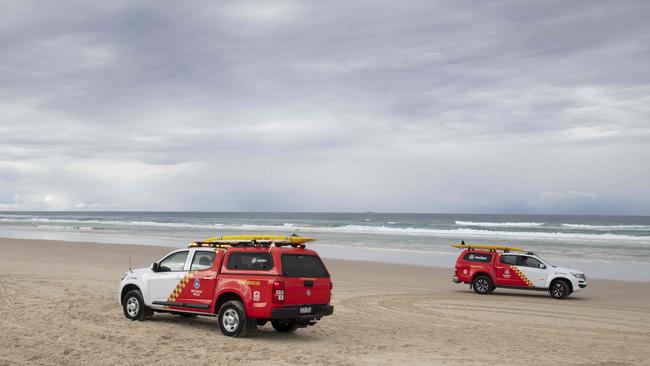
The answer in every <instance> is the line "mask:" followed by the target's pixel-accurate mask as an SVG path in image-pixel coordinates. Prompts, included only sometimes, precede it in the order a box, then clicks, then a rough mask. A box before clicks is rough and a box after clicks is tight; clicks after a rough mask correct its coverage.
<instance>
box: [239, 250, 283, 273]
mask: <svg viewBox="0 0 650 366" xmlns="http://www.w3.org/2000/svg"><path fill="white" fill-rule="evenodd" d="M271 268H273V257H271V254H270V253H266V252H262V253H245V252H234V253H230V257H228V269H245V270H251V271H264V270H269V269H271Z"/></svg>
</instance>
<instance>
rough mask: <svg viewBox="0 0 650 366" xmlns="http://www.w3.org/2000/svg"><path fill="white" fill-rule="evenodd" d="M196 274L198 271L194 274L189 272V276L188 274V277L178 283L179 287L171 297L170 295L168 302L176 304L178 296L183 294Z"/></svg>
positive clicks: (177, 286)
mask: <svg viewBox="0 0 650 366" xmlns="http://www.w3.org/2000/svg"><path fill="white" fill-rule="evenodd" d="M195 272H196V271H194V272H189V273H188V274H186V275H185V276H184V277H183V279H181V280H180V282H178V285H176V288H175V289H174V291H172V293H171V295H169V297H168V298H167V302H174V301H176V298H177V297H178V295H180V294H181V292H183V289H184V288H185V286H187V284H188V283H189V282H190V279H192V275H193V274H194V273H195Z"/></svg>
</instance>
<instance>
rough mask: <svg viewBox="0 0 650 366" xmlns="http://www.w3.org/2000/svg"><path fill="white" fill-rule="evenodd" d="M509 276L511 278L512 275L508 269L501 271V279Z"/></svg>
mask: <svg viewBox="0 0 650 366" xmlns="http://www.w3.org/2000/svg"><path fill="white" fill-rule="evenodd" d="M510 276H512V274H511V273H510V270H509V269H508V268H506V269H505V270H504V271H503V277H505V278H510Z"/></svg>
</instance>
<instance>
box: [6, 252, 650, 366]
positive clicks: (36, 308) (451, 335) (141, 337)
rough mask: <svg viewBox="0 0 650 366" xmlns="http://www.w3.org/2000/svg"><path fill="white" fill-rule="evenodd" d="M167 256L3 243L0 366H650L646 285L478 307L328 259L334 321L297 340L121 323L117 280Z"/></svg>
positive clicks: (431, 273)
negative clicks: (562, 298)
mask: <svg viewBox="0 0 650 366" xmlns="http://www.w3.org/2000/svg"><path fill="white" fill-rule="evenodd" d="M168 251H170V248H161V247H151V246H136V245H113V244H89V243H70V242H56V241H36V240H13V239H0V365H14V364H47V365H114V364H129V365H131V364H132V365H145V364H155V365H219V364H223V365H226V364H227V365H236V364H243V365H282V364H299V365H306V364H324V365H378V364H380V365H383V364H386V365H395V364H401V365H415V364H422V365H434V364H445V365H487V364H490V365H530V364H536V365H546V364H555V365H650V361H649V359H650V346H649V345H650V301H649V300H650V283H633V282H621V281H605V280H591V281H590V285H589V287H588V288H587V289H586V290H585V291H584V292H582V293H578V294H574V295H573V296H572V297H570V298H569V299H567V300H565V301H558V300H553V299H551V298H550V297H548V296H547V294H546V293H542V292H540V293H537V292H515V291H504V290H497V291H496V292H495V293H494V294H492V295H487V296H479V295H476V294H474V293H473V292H470V291H469V290H468V286H466V285H462V286H461V285H454V284H452V283H451V282H450V277H451V272H450V270H448V269H440V268H428V267H417V266H406V265H393V264H384V263H371V262H354V261H340V260H327V259H325V262H326V264H327V265H328V267H329V270H330V272H331V273H332V275H333V280H334V285H335V287H334V300H333V304H334V306H335V314H334V315H333V316H331V317H329V318H326V319H324V320H323V321H321V322H320V323H319V324H318V325H316V326H314V327H311V328H307V329H300V330H298V331H297V332H296V333H295V334H291V335H285V334H278V333H276V332H274V331H273V330H272V328H271V327H270V326H269V325H267V326H265V327H263V328H260V329H259V330H258V333H257V335H256V336H255V337H253V338H245V339H233V338H228V337H224V336H222V335H221V334H220V333H219V331H218V328H217V324H216V319H215V318H206V317H200V318H196V319H185V318H181V317H178V316H174V315H160V314H157V315H156V316H155V317H154V318H153V319H151V320H148V321H144V322H132V321H129V320H127V319H126V318H124V315H123V314H122V309H121V308H120V306H119V304H118V300H117V290H118V288H117V287H118V284H119V280H120V275H121V274H122V273H123V272H124V271H125V270H127V269H128V257H129V256H131V257H132V262H133V265H134V267H142V266H148V265H149V264H150V263H151V262H153V261H154V260H156V259H158V258H159V257H160V256H162V255H163V254H165V253H166V252H168Z"/></svg>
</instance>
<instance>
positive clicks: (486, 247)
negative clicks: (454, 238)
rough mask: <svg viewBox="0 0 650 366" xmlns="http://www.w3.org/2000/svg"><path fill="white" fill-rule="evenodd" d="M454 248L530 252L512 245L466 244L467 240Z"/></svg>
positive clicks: (453, 246)
mask: <svg viewBox="0 0 650 366" xmlns="http://www.w3.org/2000/svg"><path fill="white" fill-rule="evenodd" d="M452 248H458V249H467V250H474V249H482V250H489V251H491V252H496V251H497V250H500V251H503V252H504V253H509V252H511V251H512V252H524V253H525V252H528V251H527V250H524V249H521V248H515V247H510V246H505V245H484V244H466V243H465V241H462V242H461V243H460V244H454V245H452Z"/></svg>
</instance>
